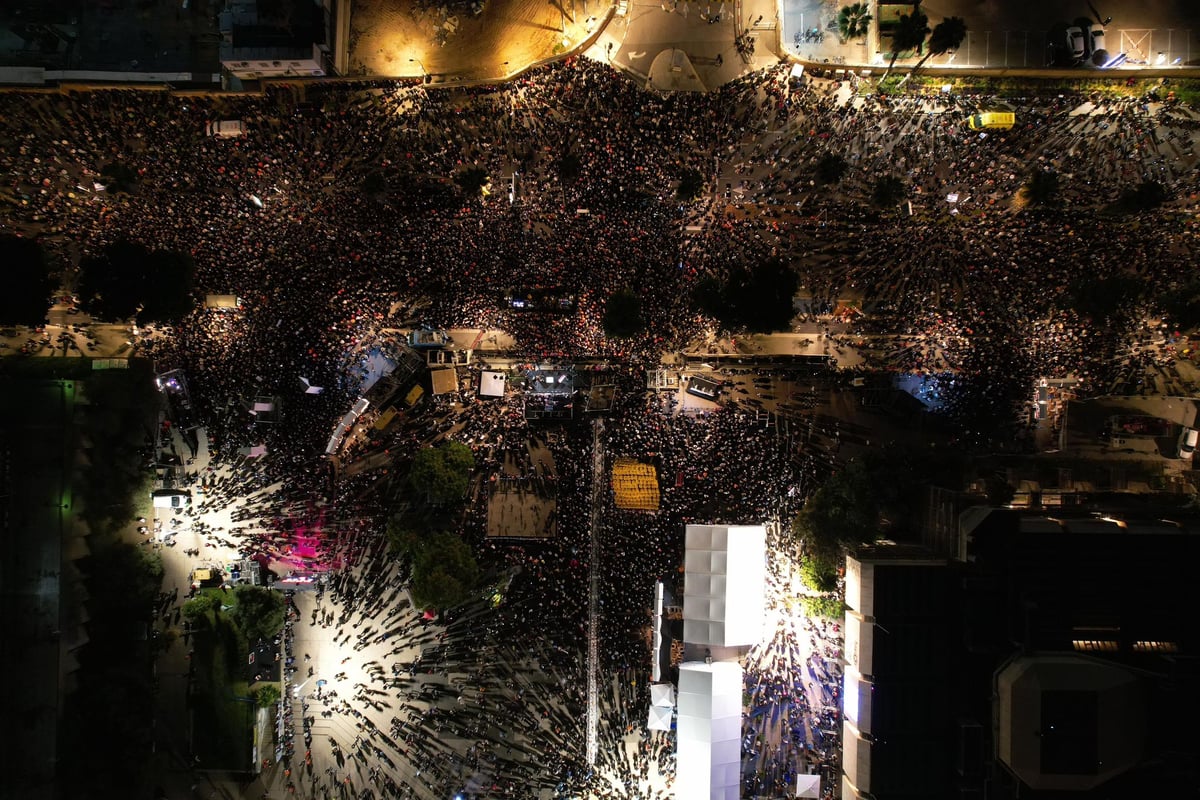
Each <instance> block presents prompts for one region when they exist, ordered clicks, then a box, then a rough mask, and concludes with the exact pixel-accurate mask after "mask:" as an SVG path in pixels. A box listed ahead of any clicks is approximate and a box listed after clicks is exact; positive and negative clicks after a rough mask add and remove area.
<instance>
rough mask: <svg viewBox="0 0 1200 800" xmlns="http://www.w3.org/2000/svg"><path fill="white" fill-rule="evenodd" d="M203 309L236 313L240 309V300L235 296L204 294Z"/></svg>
mask: <svg viewBox="0 0 1200 800" xmlns="http://www.w3.org/2000/svg"><path fill="white" fill-rule="evenodd" d="M204 307H205V308H207V309H212V310H216V311H236V310H238V309H239V308H241V307H242V298H240V297H238V296H237V295H236V294H206V295H205V296H204Z"/></svg>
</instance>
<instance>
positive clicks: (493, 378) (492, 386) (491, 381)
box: [479, 370, 508, 397]
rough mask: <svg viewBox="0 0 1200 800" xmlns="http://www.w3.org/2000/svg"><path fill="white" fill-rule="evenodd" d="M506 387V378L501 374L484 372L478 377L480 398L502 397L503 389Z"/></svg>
mask: <svg viewBox="0 0 1200 800" xmlns="http://www.w3.org/2000/svg"><path fill="white" fill-rule="evenodd" d="M507 385H508V376H506V375H505V374H504V373H503V372H492V371H490V370H485V371H484V372H483V374H482V375H480V376H479V395H480V397H504V389H505V387H506V386H507Z"/></svg>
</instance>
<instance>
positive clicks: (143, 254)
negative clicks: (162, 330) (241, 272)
mask: <svg viewBox="0 0 1200 800" xmlns="http://www.w3.org/2000/svg"><path fill="white" fill-rule="evenodd" d="M194 272H195V264H194V262H193V261H192V257H191V256H190V255H188V254H187V253H176V252H172V251H167V250H155V251H151V250H149V249H147V248H146V246H145V245H142V244H138V243H136V242H130V241H128V240H126V239H122V240H120V241H117V242H114V243H113V244H111V245H108V246H107V247H105V248H104V249H103V250H102V251H101V252H100V253H98V254H96V255H92V256H88V257H87V258H85V259H83V261H82V262H81V264H80V277H79V297H80V300H81V301H82V304H83V306H84V308H86V309H87V310H88V311H89V312H90V313H92V314H94V315H96V316H98V317H100V318H102V319H119V320H126V319H129V318H130V317H132V316H134V315H135V314H136V315H137V319H138V321H139V322H174V321H177V320H179V319H180V318H182V317H183V316H185V315H186V314H187V313H188V312H189V311H190V310H191V309H192V307H193V302H192V296H191V292H192V276H193V274H194Z"/></svg>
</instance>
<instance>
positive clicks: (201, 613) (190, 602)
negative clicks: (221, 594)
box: [182, 594, 219, 623]
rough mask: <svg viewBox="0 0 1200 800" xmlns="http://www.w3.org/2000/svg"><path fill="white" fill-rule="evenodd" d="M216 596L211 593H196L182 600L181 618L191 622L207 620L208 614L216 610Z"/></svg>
mask: <svg viewBox="0 0 1200 800" xmlns="http://www.w3.org/2000/svg"><path fill="white" fill-rule="evenodd" d="M218 605H219V603H218V602H217V598H215V597H213V596H212V595H211V594H198V595H196V596H195V597H190V598H188V599H187V600H184V601H183V609H182V611H183V618H184V619H186V620H188V621H189V622H192V623H199V622H201V621H204V620H207V619H208V615H209V614H211V613H212V612H214V611H216V610H217V606H218Z"/></svg>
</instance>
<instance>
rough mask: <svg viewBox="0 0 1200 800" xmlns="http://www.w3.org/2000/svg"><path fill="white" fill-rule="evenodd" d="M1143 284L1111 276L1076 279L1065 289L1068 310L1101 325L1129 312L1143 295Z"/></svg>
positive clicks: (1127, 276) (1128, 276) (1131, 277)
mask: <svg viewBox="0 0 1200 800" xmlns="http://www.w3.org/2000/svg"><path fill="white" fill-rule="evenodd" d="M1145 291H1146V285H1145V283H1144V282H1142V281H1141V280H1139V279H1138V278H1135V277H1133V276H1132V275H1114V276H1112V277H1108V278H1100V279H1099V280H1097V279H1096V278H1093V277H1091V276H1088V277H1080V278H1077V279H1075V280H1074V281H1073V282H1072V283H1071V286H1070V288H1069V289H1068V290H1067V293H1068V296H1069V297H1070V301H1071V308H1073V309H1074V310H1075V311H1076V312H1078V313H1079V314H1080V315H1081V316H1083V317H1087V318H1089V319H1091V320H1092V321H1093V322H1095V323H1097V324H1104V323H1107V322H1109V321H1111V320H1114V319H1117V318H1118V317H1120V315H1121V312H1129V311H1131V310H1132V309H1133V306H1134V305H1136V304H1137V302H1138V301H1139V300H1141V298H1142V296H1143V295H1144V294H1145Z"/></svg>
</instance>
